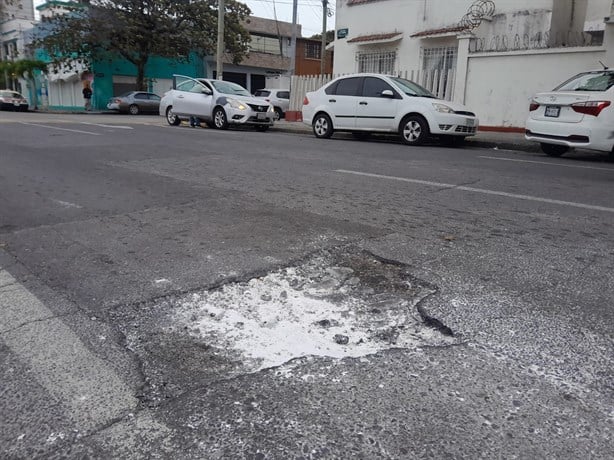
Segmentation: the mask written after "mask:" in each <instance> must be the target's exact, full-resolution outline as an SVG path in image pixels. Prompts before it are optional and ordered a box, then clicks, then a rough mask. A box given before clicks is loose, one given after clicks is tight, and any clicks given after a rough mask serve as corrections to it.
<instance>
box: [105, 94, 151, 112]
mask: <svg viewBox="0 0 614 460" xmlns="http://www.w3.org/2000/svg"><path fill="white" fill-rule="evenodd" d="M107 109H109V110H117V111H118V112H120V113H129V114H130V115H138V114H139V113H156V114H157V113H158V110H159V109H160V96H158V95H157V94H154V93H146V92H144V91H130V92H128V93H124V94H122V95H121V96H114V97H112V98H111V99H109V103H108V104H107Z"/></svg>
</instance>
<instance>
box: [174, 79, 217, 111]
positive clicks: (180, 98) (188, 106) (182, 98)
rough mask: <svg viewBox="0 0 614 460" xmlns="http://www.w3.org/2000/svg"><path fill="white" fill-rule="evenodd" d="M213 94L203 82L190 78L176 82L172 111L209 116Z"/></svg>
mask: <svg viewBox="0 0 614 460" xmlns="http://www.w3.org/2000/svg"><path fill="white" fill-rule="evenodd" d="M212 103H213V95H212V92H211V89H210V88H208V87H207V86H206V85H205V84H204V83H201V82H199V81H197V80H193V79H191V78H189V79H185V80H184V81H181V82H178V84H177V85H176V87H175V94H174V97H173V111H174V112H175V113H177V114H179V115H194V116H197V117H203V118H209V117H211V109H212Z"/></svg>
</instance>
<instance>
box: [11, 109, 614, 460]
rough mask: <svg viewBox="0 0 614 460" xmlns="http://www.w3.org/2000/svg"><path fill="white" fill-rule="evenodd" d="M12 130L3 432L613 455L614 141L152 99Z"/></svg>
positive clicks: (327, 454)
mask: <svg viewBox="0 0 614 460" xmlns="http://www.w3.org/2000/svg"><path fill="white" fill-rule="evenodd" d="M0 140H1V143H0V337H1V339H2V340H1V341H0V362H1V365H0V382H1V387H0V392H1V394H2V399H1V400H0V452H2V457H3V458H33V457H45V458H50V457H51V458H53V457H69V458H84V457H86V456H89V457H90V458H206V459H209V458H247V459H264V458H271V459H288V458H305V459H307V458H309V459H312V458H313V459H315V458H365V459H373V458H471V459H474V458H532V459H533V458H558V459H565V458H574V459H575V458H594V459H597V458H604V459H605V458H611V456H612V452H614V441H612V440H613V439H614V433H613V426H612V425H613V423H614V378H613V376H614V375H613V369H614V346H613V330H614V329H613V325H614V315H613V299H614V229H613V227H612V224H613V223H614V205H613V204H612V199H611V197H612V195H613V192H614V164H612V163H608V162H606V161H605V159H604V158H603V157H600V156H593V155H588V154H572V155H570V156H568V157H564V158H560V159H550V158H548V157H544V156H540V155H539V154H534V153H527V152H512V151H502V150H485V149H483V150H479V149H472V148H462V149H452V148H443V147H439V146H436V145H427V146H423V147H419V148H418V147H417V148H410V147H406V146H403V145H400V144H399V143H397V142H395V141H394V140H382V139H375V140H372V141H368V142H359V141H354V140H350V139H348V138H346V137H345V136H336V137H335V138H333V139H330V140H317V139H315V138H314V137H312V136H311V135H308V134H289V133H279V132H274V131H271V132H268V133H258V132H252V131H238V130H230V131H225V132H220V131H214V130H211V129H207V128H202V129H198V128H197V129H192V128H189V127H186V126H181V127H170V126H168V125H166V123H165V121H164V120H163V119H162V118H161V117H155V116H144V117H130V116H112V115H83V114H82V115H50V114H34V113H26V114H13V113H7V112H0ZM280 286H281V287H280ZM338 307H339V309H338ZM267 308H268V310H267ZM231 312H232V315H231ZM271 312H273V313H271ZM271 314H272V315H273V316H270V315H271ZM304 314H305V315H306V316H304V317H303V316H302V315H304ZM308 314H309V315H311V316H309V315H308ZM267 315H269V316H267ZM284 315H286V316H284ZM314 315H315V316H314ZM317 315H319V316H317ZM239 317H240V320H238V319H236V318H239ZM273 317H274V320H273V321H272V320H271V318H273ZM233 318H234V319H233ZM230 319H232V321H230ZM226 320H228V321H230V322H226V323H225V322H224V321H226ZM271 321H272V322H273V323H274V324H271ZM290 327H293V328H294V329H289V328H290ZM284 328H286V329H284ZM288 330H292V331H293V332H292V334H287V333H283V331H288ZM263 331H264V332H263ZM335 331H340V332H339V333H335V334H334V337H333V332H335ZM308 332H309V334H307V333H308ZM303 333H305V335H303ZM288 336H293V337H288ZM358 337H360V339H358ZM322 338H324V341H323V342H322V340H321V339H322ZM289 339H294V341H292V340H290V341H288V340H289ZM254 340H256V341H254ZM327 340H328V342H327ZM287 341H288V342H287ZM286 342H287V343H286ZM307 343H308V344H309V346H311V347H312V348H309V349H308V347H306V344H307ZM278 345H279V346H278ZM282 345H284V346H282ZM272 348H275V350H276V352H275V353H274V354H271V356H269V355H266V352H267V351H268V350H270V349H272ZM304 349H305V350H307V351H302V350H304ZM309 350H311V351H309Z"/></svg>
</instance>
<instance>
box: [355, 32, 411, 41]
mask: <svg viewBox="0 0 614 460" xmlns="http://www.w3.org/2000/svg"><path fill="white" fill-rule="evenodd" d="M401 35H403V32H389V33H386V34H371V35H359V36H358V37H354V38H351V39H349V40H348V41H347V42H348V43H363V42H379V41H383V40H390V39H393V38H396V37H397V36H401Z"/></svg>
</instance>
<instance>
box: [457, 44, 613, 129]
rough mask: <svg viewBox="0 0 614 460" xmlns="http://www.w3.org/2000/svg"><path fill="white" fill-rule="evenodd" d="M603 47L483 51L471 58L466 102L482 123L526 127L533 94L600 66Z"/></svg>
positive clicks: (494, 125) (547, 89)
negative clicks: (499, 51) (505, 51)
mask: <svg viewBox="0 0 614 460" xmlns="http://www.w3.org/2000/svg"><path fill="white" fill-rule="evenodd" d="M605 55H606V51H605V49H604V48H564V49H560V48H559V49H550V50H534V51H517V52H507V53H483V54H473V55H470V57H469V60H468V70H467V83H466V88H465V95H464V96H465V97H464V100H465V104H466V105H467V106H468V107H469V108H471V109H472V110H475V111H476V112H477V114H478V116H479V117H480V124H481V125H483V126H491V127H507V128H511V127H517V128H523V127H524V125H525V121H526V117H527V115H528V113H529V101H530V99H531V97H532V96H533V95H534V94H535V93H537V92H542V91H550V90H552V89H553V88H555V87H556V86H558V85H559V84H560V83H562V82H563V81H565V80H567V79H569V78H570V77H572V76H574V75H575V74H577V73H580V72H582V71H585V70H590V69H596V68H599V60H604V59H605Z"/></svg>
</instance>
